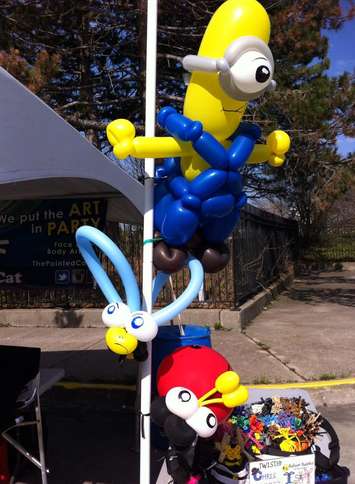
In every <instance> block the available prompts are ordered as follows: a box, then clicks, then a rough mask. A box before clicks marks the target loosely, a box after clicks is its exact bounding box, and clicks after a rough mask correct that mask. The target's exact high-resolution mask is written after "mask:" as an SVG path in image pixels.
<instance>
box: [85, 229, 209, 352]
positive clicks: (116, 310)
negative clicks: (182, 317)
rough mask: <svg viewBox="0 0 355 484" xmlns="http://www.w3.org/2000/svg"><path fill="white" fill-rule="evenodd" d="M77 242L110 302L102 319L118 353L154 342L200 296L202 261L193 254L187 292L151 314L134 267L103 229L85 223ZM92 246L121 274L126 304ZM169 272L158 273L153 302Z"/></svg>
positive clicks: (109, 344) (110, 341)
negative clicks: (143, 301)
mask: <svg viewBox="0 0 355 484" xmlns="http://www.w3.org/2000/svg"><path fill="white" fill-rule="evenodd" d="M76 242H77V244H78V247H79V250H80V252H81V254H82V256H83V258H84V259H85V262H86V264H87V266H88V268H89V269H90V271H91V273H92V275H93V277H94V279H95V280H96V282H97V284H98V286H99V287H100V289H101V291H102V292H103V294H104V296H105V298H106V299H107V302H108V303H109V304H108V305H107V306H106V308H105V309H104V310H103V313H102V319H103V322H104V324H105V325H106V326H108V327H109V329H108V331H107V333H106V343H107V345H108V347H109V348H110V349H111V350H112V351H113V352H114V353H117V354H119V355H128V354H131V353H133V352H135V350H136V349H137V347H138V343H139V342H140V343H146V342H148V341H151V340H152V339H153V338H154V337H155V336H156V334H157V332H158V326H159V325H162V324H164V323H167V322H169V321H170V320H172V319H174V318H175V317H176V316H177V315H178V314H179V313H180V312H182V311H183V310H184V309H185V308H187V306H189V304H190V303H191V302H192V301H193V299H194V298H195V297H196V296H197V294H198V292H199V291H200V289H201V287H202V284H203V269H202V265H201V263H200V262H199V261H198V260H197V259H195V258H194V257H190V258H189V261H188V266H189V269H190V273H191V278H190V282H189V284H188V286H187V288H186V289H185V291H184V292H183V293H182V294H181V295H180V296H179V297H178V298H177V299H176V300H175V301H173V302H172V303H171V304H169V305H168V306H166V307H165V308H162V309H160V310H159V311H156V312H155V313H153V314H152V315H150V314H149V313H147V312H146V311H142V308H141V299H140V291H139V287H138V284H137V281H136V277H135V275H134V273H133V270H132V268H131V266H130V264H129V262H128V260H127V259H126V257H125V256H124V254H123V253H122V252H121V250H120V249H119V248H118V247H117V245H116V244H114V242H113V241H112V240H111V239H110V238H109V237H107V235H105V234H104V233H102V232H101V231H100V230H98V229H96V228H94V227H89V226H83V227H80V228H79V229H78V230H77V232H76ZM93 245H96V246H97V247H98V248H99V249H100V250H101V251H102V252H103V253H104V254H105V255H106V256H107V257H108V258H109V259H110V261H111V262H112V264H113V266H114V267H115V269H116V271H117V272H118V274H119V275H120V277H121V280H122V283H123V287H124V289H125V292H126V296H127V304H125V303H124V302H123V301H122V299H121V297H120V296H119V294H118V292H117V290H116V289H115V287H114V285H113V284H112V282H111V280H110V278H109V276H108V275H107V273H106V271H105V270H104V268H103V267H102V265H101V263H100V261H99V259H98V257H97V255H96V253H95V251H94V248H93ZM168 277H169V275H168V274H166V273H162V272H159V273H158V274H157V277H156V279H155V280H154V284H153V301H154V302H155V300H156V299H157V297H158V295H159V293H160V291H161V289H162V288H163V286H164V284H165V283H166V282H167V280H168Z"/></svg>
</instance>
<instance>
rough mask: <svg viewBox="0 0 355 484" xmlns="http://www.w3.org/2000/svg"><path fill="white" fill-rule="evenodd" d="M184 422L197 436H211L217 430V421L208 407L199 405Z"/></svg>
mask: <svg viewBox="0 0 355 484" xmlns="http://www.w3.org/2000/svg"><path fill="white" fill-rule="evenodd" d="M186 423H187V424H188V425H189V426H190V427H191V428H193V429H194V431H195V432H196V433H197V435H198V436H199V437H203V438H205V439H206V438H208V437H211V436H212V435H213V434H214V433H215V432H216V430H217V426H218V422H217V417H216V415H215V414H214V413H213V412H212V410H210V409H209V408H208V407H201V408H199V409H198V410H197V412H195V413H194V414H193V415H192V416H191V417H190V418H188V419H186Z"/></svg>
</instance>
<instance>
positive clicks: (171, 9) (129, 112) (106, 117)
mask: <svg viewBox="0 0 355 484" xmlns="http://www.w3.org/2000/svg"><path fill="white" fill-rule="evenodd" d="M147 1H149V0H85V1H84V0H77V1H76V2H74V3H73V2H72V1H71V0H57V1H56V2H53V1H50V0H25V1H24V0H4V1H3V2H2V9H1V12H0V25H1V27H2V28H1V30H0V32H1V33H0V38H1V45H2V46H3V49H4V51H5V53H4V54H2V56H3V57H1V56H0V63H2V64H3V65H6V66H8V68H9V69H10V71H11V72H13V73H14V74H15V75H16V76H18V77H19V78H20V79H21V80H22V81H25V82H27V84H30V80H31V79H32V78H35V79H37V78H39V80H38V79H37V81H36V82H34V83H32V84H33V86H32V88H33V89H34V90H36V92H37V94H38V95H39V96H40V97H42V99H44V100H45V102H47V103H48V104H49V105H50V106H51V107H53V108H54V109H55V110H56V111H57V112H58V113H59V114H60V115H62V116H63V117H64V118H65V119H67V120H68V121H69V122H70V123H72V124H73V125H74V126H75V127H76V128H78V129H79V130H81V131H82V132H83V133H85V135H86V136H87V137H88V138H89V139H90V140H91V141H92V142H93V143H95V144H96V146H98V147H99V148H100V149H102V150H103V151H104V152H110V151H111V148H110V147H109V146H108V144H107V140H106V137H105V131H104V129H105V126H106V124H107V122H108V121H110V120H112V119H114V118H117V117H123V118H129V119H130V120H132V121H133V122H134V123H135V125H136V126H137V127H138V132H139V131H142V128H143V125H144V115H143V113H144V109H143V106H144V87H145V86H144V83H145V77H144V52H145V9H146V3H147ZM221 3H222V0H199V1H191V0H179V1H178V2H171V1H168V0H160V2H159V31H158V105H159V106H162V105H166V104H173V105H175V106H176V107H177V108H178V109H181V108H182V101H183V96H184V90H185V87H184V83H183V69H182V65H181V60H182V57H183V56H185V55H187V54H190V53H196V52H197V50H198V47H199V43H200V40H201V36H202V34H203V32H204V30H205V27H206V25H207V23H208V21H209V18H210V17H211V15H212V14H213V12H214V11H215V9H216V8H217V7H218V6H219V5H220V4H221ZM262 3H263V4H264V5H265V7H266V8H267V10H268V12H269V14H270V16H271V22H272V26H273V29H272V36H271V49H272V51H273V53H274V57H275V59H276V80H277V82H278V86H279V87H278V90H277V91H276V92H275V93H274V94H269V95H267V96H264V97H263V98H262V99H260V100H258V101H257V102H255V103H252V104H250V106H249V109H248V111H247V114H246V119H249V120H253V121H256V122H258V123H260V124H261V126H262V127H263V131H264V133H266V134H267V133H268V132H270V131H271V130H272V129H275V128H277V127H280V128H281V129H284V130H286V131H288V132H289V133H290V135H291V137H292V151H291V153H290V154H289V156H288V161H287V163H286V165H285V167H284V168H281V169H279V170H275V169H272V170H271V169H269V168H268V167H267V166H261V167H260V166H259V167H253V168H250V169H247V170H246V173H245V175H246V180H247V184H248V191H249V193H250V197H251V198H254V199H256V198H258V197H259V198H262V199H263V200H265V199H266V198H268V199H270V200H272V201H275V200H283V201H284V203H285V204H286V206H287V207H288V210H289V212H290V213H291V214H293V215H294V216H296V217H297V218H298V219H299V220H300V222H301V227H302V233H303V234H304V239H305V241H307V240H308V241H309V240H311V239H312V238H313V234H314V233H317V232H319V223H320V220H322V219H323V216H324V214H325V213H326V211H327V210H328V207H329V206H330V205H331V204H332V203H333V201H334V200H335V199H336V198H337V196H338V195H339V194H340V193H341V192H342V191H343V190H344V189H345V187H346V186H347V185H348V184H350V183H352V180H353V173H354V159H353V156H352V155H351V156H349V157H346V158H345V159H341V157H340V156H339V155H338V153H337V151H336V140H337V136H339V135H340V134H347V135H352V134H353V131H354V112H353V109H352V105H353V101H354V87H353V80H352V78H351V76H350V75H344V76H341V77H340V78H337V79H329V78H328V77H327V75H326V69H327V67H328V65H329V60H328V58H327V51H328V41H327V38H326V36H325V35H324V30H325V29H338V28H340V26H341V25H342V23H343V22H344V21H346V19H347V18H349V17H351V16H352V15H353V11H352V9H350V11H349V12H348V13H347V14H346V13H345V12H344V11H342V9H341V2H340V0H315V1H314V2H309V1H308V0H298V1H297V2H294V1H292V0H284V1H282V2H281V1H279V0H264V1H263V2H262ZM14 53H16V54H14ZM6 56H8V57H9V58H14V57H15V59H14V60H13V61H12V62H11V63H7V64H6V62H7V61H6ZM16 56H17V57H19V58H20V59H23V62H22V61H21V62H19V61H18V60H16ZM45 66H46V67H45ZM30 73H31V75H30ZM125 166H126V167H127V169H130V170H131V172H132V173H133V174H134V175H135V176H139V175H141V174H142V166H141V165H140V164H139V163H136V162H133V163H130V164H127V162H126V163H125ZM307 243H308V242H307Z"/></svg>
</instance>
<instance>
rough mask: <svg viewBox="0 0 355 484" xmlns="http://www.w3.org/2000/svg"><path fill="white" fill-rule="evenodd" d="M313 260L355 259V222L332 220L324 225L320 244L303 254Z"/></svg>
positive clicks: (337, 260)
mask: <svg viewBox="0 0 355 484" xmlns="http://www.w3.org/2000/svg"><path fill="white" fill-rule="evenodd" d="M302 256H303V258H304V259H307V258H308V259H310V260H311V261H318V262H319V261H325V262H344V261H355V224H354V223H353V222H348V223H345V222H337V221H332V223H331V224H328V225H326V226H325V227H324V229H323V231H322V236H321V238H320V242H319V243H318V244H315V245H313V246H312V247H311V248H307V249H306V250H305V251H304V253H303V254H302Z"/></svg>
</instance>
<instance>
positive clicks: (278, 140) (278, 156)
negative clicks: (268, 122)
mask: <svg viewBox="0 0 355 484" xmlns="http://www.w3.org/2000/svg"><path fill="white" fill-rule="evenodd" d="M290 143H291V141H290V137H289V135H288V134H287V133H285V131H281V130H276V131H272V133H270V134H269V136H268V137H267V139H266V146H267V147H268V148H269V149H270V155H269V159H268V163H269V165H271V166H275V167H277V166H281V165H283V163H284V161H285V153H287V151H288V150H289V149H290Z"/></svg>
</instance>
